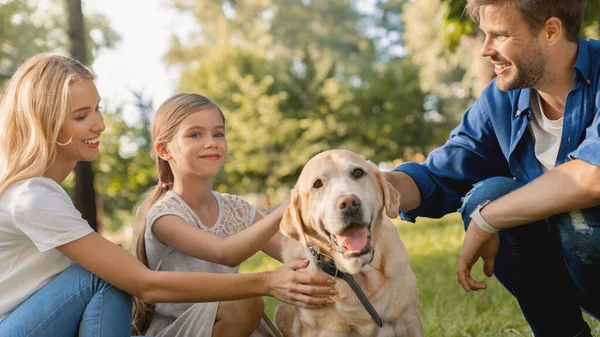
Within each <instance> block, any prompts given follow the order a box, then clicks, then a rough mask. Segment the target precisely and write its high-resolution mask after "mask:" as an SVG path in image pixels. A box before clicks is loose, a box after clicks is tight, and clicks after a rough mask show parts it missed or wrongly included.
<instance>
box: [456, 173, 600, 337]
mask: <svg viewBox="0 0 600 337" xmlns="http://www.w3.org/2000/svg"><path fill="white" fill-rule="evenodd" d="M521 186H522V185H521V184H520V183H518V182H517V181H516V180H514V179H511V178H504V177H495V178H490V179H487V180H484V181H483V182H480V183H478V184H476V185H475V187H474V188H473V189H472V190H471V191H470V192H469V193H468V194H467V195H466V196H465V198H464V201H463V206H462V208H461V209H460V210H459V211H460V212H461V214H462V217H463V221H464V224H465V229H466V228H467V226H468V225H469V222H470V220H471V218H470V216H469V215H470V214H471V212H472V211H473V210H474V209H475V207H477V205H479V204H480V203H482V202H483V201H485V200H487V199H489V200H494V199H497V198H499V197H501V196H503V195H505V194H507V193H509V192H512V191H514V190H515V189H517V188H519V187H521ZM537 198H540V200H542V199H543V198H544V196H543V195H539V196H537ZM492 225H493V224H492ZM498 234H499V236H500V250H499V251H498V255H497V256H496V261H495V269H494V275H496V277H497V278H498V280H499V281H500V282H501V283H502V284H503V285H504V287H506V289H508V291H510V292H511V293H512V294H513V296H514V297H515V298H516V299H517V301H518V302H519V305H520V307H521V310H522V311H523V314H524V316H525V319H526V320H527V322H528V323H529V325H530V326H531V329H532V330H533V333H534V334H535V336H536V337H546V336H548V337H572V336H590V335H589V332H588V331H589V327H588V326H587V324H586V322H585V321H584V320H583V317H582V313H581V309H583V310H585V311H587V312H588V313H589V314H590V315H592V316H594V317H595V318H596V319H598V318H600V207H593V208H588V209H584V210H581V211H574V212H570V213H563V214H558V215H555V216H552V217H550V218H549V219H548V221H543V220H542V221H538V222H535V223H531V224H526V225H523V226H519V227H515V228H510V229H505V230H501V231H500V232H499V233H498Z"/></svg>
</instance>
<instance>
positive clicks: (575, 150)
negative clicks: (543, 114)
mask: <svg viewBox="0 0 600 337" xmlns="http://www.w3.org/2000/svg"><path fill="white" fill-rule="evenodd" d="M599 78H600V41H597V40H589V41H588V40H584V39H581V40H580V41H579V48H578V52H577V59H576V61H575V67H574V72H573V79H574V82H575V86H574V87H573V89H571V91H570V92H569V94H568V96H567V100H566V103H565V111H564V120H563V133H562V139H561V143H560V149H559V151H558V157H557V159H556V165H559V164H562V163H564V162H566V161H568V160H571V159H573V158H577V159H580V160H583V161H585V162H587V163H590V164H593V165H598V166H600V95H598V90H599V87H598V84H599ZM495 82H496V80H494V81H492V82H491V83H490V84H489V85H488V86H487V88H486V89H485V90H484V91H483V92H482V94H481V96H480V98H479V99H478V100H477V101H476V102H475V103H474V104H473V105H472V106H471V107H470V108H469V109H468V110H467V111H466V112H465V114H464V116H463V119H462V121H461V124H460V125H459V126H458V127H457V128H456V129H454V130H453V131H452V133H451V134H450V140H448V142H447V143H446V144H444V145H443V146H442V147H440V148H438V149H436V150H435V151H433V152H431V154H430V155H429V156H428V158H427V161H426V162H425V163H423V164H418V163H412V162H409V163H404V164H402V165H400V166H398V167H396V168H395V169H394V171H400V172H404V173H406V174H408V175H409V176H411V177H412V178H413V180H414V181H415V183H416V184H417V186H418V187H419V190H420V192H421V205H420V206H419V207H418V208H417V209H415V210H412V211H410V212H401V214H400V215H401V217H402V219H404V220H408V221H414V220H415V218H416V217H417V216H425V217H430V218H438V217H441V216H443V215H445V214H448V213H451V212H454V211H456V209H457V208H459V207H460V205H461V198H462V197H463V196H464V195H465V194H466V193H467V192H468V191H469V190H470V189H471V188H472V186H473V184H475V183H477V182H480V181H482V180H485V179H487V178H490V177H494V176H504V177H514V178H515V179H517V180H518V181H519V182H522V183H524V184H525V183H528V182H530V181H532V180H534V179H535V178H537V177H539V176H540V175H541V174H542V168H541V164H540V162H539V161H538V160H537V158H536V156H535V152H534V144H533V140H532V137H531V134H530V133H529V130H528V128H527V124H528V123H529V121H530V120H531V119H532V116H533V114H532V111H531V99H530V98H531V89H518V90H513V91H509V92H504V91H501V90H500V89H498V88H497V87H496V83H495ZM599 183H600V182H599Z"/></svg>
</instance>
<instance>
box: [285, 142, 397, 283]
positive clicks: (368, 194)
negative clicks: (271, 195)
mask: <svg viewBox="0 0 600 337" xmlns="http://www.w3.org/2000/svg"><path fill="white" fill-rule="evenodd" d="M399 204H400V195H399V193H398V191H397V190H396V189H395V188H394V187H393V186H391V185H390V184H389V183H388V182H387V181H386V180H385V178H384V177H383V175H382V174H381V172H379V169H378V168H377V167H376V166H375V165H373V164H372V163H370V162H367V161H365V160H364V159H363V158H361V157H360V156H359V155H357V154H355V153H353V152H350V151H346V150H331V151H326V152H323V153H320V154H318V155H316V156H314V157H313V158H312V159H311V160H309V161H308V163H306V165H305V166H304V169H303V170H302V173H301V174H300V178H299V179H298V182H297V183H296V186H295V187H294V189H293V190H292V195H291V200H290V205H289V207H288V208H287V210H286V211H285V214H284V216H283V220H282V222H281V231H282V232H283V233H284V234H285V235H286V236H287V237H290V238H292V239H294V240H296V241H298V242H300V243H301V244H303V245H305V246H306V245H307V244H310V245H312V246H313V247H314V248H315V249H316V250H317V251H318V252H320V253H322V254H325V255H328V256H330V257H332V258H333V260H334V261H335V263H336V265H337V266H338V268H339V269H340V270H342V271H344V272H347V273H350V274H356V273H358V272H359V271H360V269H361V268H362V267H363V266H364V265H365V264H367V263H369V262H370V261H371V260H372V259H373V253H374V252H373V247H372V246H371V239H372V235H374V234H375V233H377V229H378V228H377V226H379V225H380V223H381V219H382V216H383V209H384V207H385V209H386V214H387V216H388V217H390V218H395V217H396V216H397V215H398V208H399Z"/></svg>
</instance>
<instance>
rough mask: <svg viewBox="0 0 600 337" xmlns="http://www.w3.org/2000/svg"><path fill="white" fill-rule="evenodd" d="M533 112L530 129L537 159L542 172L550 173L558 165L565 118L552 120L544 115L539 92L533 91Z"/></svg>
mask: <svg viewBox="0 0 600 337" xmlns="http://www.w3.org/2000/svg"><path fill="white" fill-rule="evenodd" d="M531 110H532V112H533V120H532V121H531V123H529V129H530V130H531V134H532V136H533V142H534V148H535V157H536V158H537V159H538V160H539V161H540V163H541V164H542V171H544V173H545V172H548V171H550V170H552V169H553V168H554V166H555V165H556V157H558V150H559V149H560V140H561V137H562V131H563V117H561V118H559V119H557V120H551V119H548V117H546V115H545V114H544V109H543V108H542V102H541V99H540V97H539V94H538V92H537V91H535V90H532V91H531Z"/></svg>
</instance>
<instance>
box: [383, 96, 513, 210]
mask: <svg viewBox="0 0 600 337" xmlns="http://www.w3.org/2000/svg"><path fill="white" fill-rule="evenodd" d="M487 106H490V105H489V104H486V102H485V100H483V99H482V98H480V99H479V100H478V101H477V102H476V103H475V104H474V105H472V106H471V107H470V108H469V109H468V110H467V111H466V112H465V114H464V116H463V119H462V122H461V124H460V125H459V126H458V127H457V128H456V129H454V130H453V131H452V133H451V134H450V140H448V142H447V143H446V144H444V145H443V146H442V147H440V148H438V149H436V150H435V151H433V152H431V153H430V154H429V156H428V157H427V160H426V162H425V163H422V164H419V163H414V162H408V163H404V164H401V165H399V166H398V167H396V168H395V169H394V171H399V172H404V173H406V174H408V175H409V176H410V177H411V178H412V179H413V180H414V181H415V183H416V185H417V186H418V188H419V191H420V192H421V204H420V206H419V207H418V208H416V209H414V210H411V211H407V212H404V211H402V212H400V216H401V218H402V219H403V220H407V221H411V222H414V221H415V219H416V217H418V216H424V217H428V218H439V217H442V216H444V215H446V214H448V213H451V212H454V211H456V210H457V209H458V208H459V207H460V205H461V200H462V198H463V196H464V195H465V194H466V193H467V192H468V191H469V190H470V189H471V188H472V186H473V184H475V183H477V182H480V181H482V180H484V179H487V178H490V177H493V176H508V175H509V170H508V164H507V161H506V159H505V158H504V156H503V154H502V151H501V149H500V145H499V143H498V139H497V137H496V134H495V132H494V129H493V127H492V122H491V120H490V118H489V115H488V111H486V110H487V109H486V108H485V107H487ZM504 113H510V112H504Z"/></svg>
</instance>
